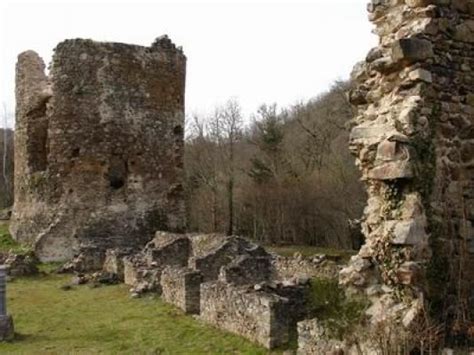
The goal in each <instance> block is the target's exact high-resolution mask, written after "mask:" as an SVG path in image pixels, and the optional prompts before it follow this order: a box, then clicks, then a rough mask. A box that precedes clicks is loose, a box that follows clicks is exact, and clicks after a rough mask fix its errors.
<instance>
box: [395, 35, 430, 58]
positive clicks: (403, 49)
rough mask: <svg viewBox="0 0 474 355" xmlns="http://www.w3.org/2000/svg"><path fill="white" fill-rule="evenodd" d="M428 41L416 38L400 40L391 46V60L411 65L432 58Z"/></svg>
mask: <svg viewBox="0 0 474 355" xmlns="http://www.w3.org/2000/svg"><path fill="white" fill-rule="evenodd" d="M433 55H434V53H433V45H432V44H431V42H430V41H427V40H424V39H418V38H402V39H399V40H397V41H395V42H394V43H393V44H392V60H393V61H394V62H396V63H400V62H404V63H407V64H409V63H412V62H417V61H423V60H426V59H429V58H431V57H433Z"/></svg>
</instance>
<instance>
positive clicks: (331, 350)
mask: <svg viewBox="0 0 474 355" xmlns="http://www.w3.org/2000/svg"><path fill="white" fill-rule="evenodd" d="M345 348H346V346H345V344H344V343H343V342H341V341H337V340H334V339H330V336H328V334H325V329H324V327H322V326H321V325H320V324H319V322H318V320H317V319H309V320H305V321H302V322H299V323H298V352H297V354H298V355H314V354H334V355H338V354H341V355H342V354H345V351H344V349H345Z"/></svg>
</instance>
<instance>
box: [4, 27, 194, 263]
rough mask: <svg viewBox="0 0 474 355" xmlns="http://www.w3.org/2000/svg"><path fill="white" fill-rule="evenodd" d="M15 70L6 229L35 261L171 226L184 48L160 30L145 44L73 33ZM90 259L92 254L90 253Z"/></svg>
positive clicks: (141, 239) (133, 239)
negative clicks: (11, 198)
mask: <svg viewBox="0 0 474 355" xmlns="http://www.w3.org/2000/svg"><path fill="white" fill-rule="evenodd" d="M44 69H45V66H44V63H43V61H42V60H41V58H40V57H39V56H38V55H37V54H36V53H35V52H33V51H27V52H24V53H21V54H20V55H19V57H18V63H17V73H16V98H17V112H16V130H15V205H14V210H13V218H12V225H11V232H12V234H13V236H14V238H15V239H17V240H18V241H21V242H23V243H28V244H31V245H33V246H34V248H35V252H36V254H37V255H38V257H39V258H40V259H41V260H42V261H53V260H67V259H71V258H72V257H73V255H75V254H78V253H80V252H81V251H82V252H83V251H84V250H86V251H90V252H92V253H93V254H94V255H97V257H99V258H100V260H101V261H103V258H105V250H106V249H108V248H114V247H120V248H125V247H131V248H137V247H142V246H143V245H145V243H146V242H147V241H149V240H150V239H151V238H152V237H153V233H154V231H156V230H169V231H182V230H183V229H184V226H185V220H184V219H185V215H184V199H183V186H182V183H183V144H184V141H183V134H184V89H185V72H186V57H185V56H184V54H183V52H182V50H181V49H180V48H176V47H175V45H174V44H173V43H172V42H171V41H170V40H169V39H168V38H167V37H166V36H163V37H160V38H158V39H157V40H156V41H155V42H154V43H153V44H152V45H151V46H150V47H142V46H137V45H128V44H122V43H100V42H94V41H92V40H84V39H73V40H66V41H64V42H61V43H60V44H59V45H58V46H57V47H56V49H55V53H54V56H53V61H52V63H51V66H50V75H49V76H46V74H45V72H44ZM92 257H95V256H92Z"/></svg>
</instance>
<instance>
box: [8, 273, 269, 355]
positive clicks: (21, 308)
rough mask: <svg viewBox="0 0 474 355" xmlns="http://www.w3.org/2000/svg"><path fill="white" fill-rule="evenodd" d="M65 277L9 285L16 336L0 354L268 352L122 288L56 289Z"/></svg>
mask: <svg viewBox="0 0 474 355" xmlns="http://www.w3.org/2000/svg"><path fill="white" fill-rule="evenodd" d="M69 277H70V276H59V275H44V276H40V277H35V278H20V279H16V280H14V281H13V282H11V283H9V285H8V310H9V313H10V314H12V315H13V319H14V323H15V332H16V333H17V335H16V339H15V340H14V341H12V342H9V343H3V344H0V353H1V354H6V353H16V354H96V353H102V354H118V353H121V354H122V353H124V354H268V353H269V352H268V351H266V350H265V349H263V348H261V347H259V346H256V345H254V344H252V343H250V342H248V341H246V340H245V339H243V338H241V337H238V336H235V335H232V334H229V333H226V332H223V331H220V330H217V329H215V328H212V327H209V326H207V325H205V324H203V323H201V322H199V321H198V320H195V319H193V318H192V317H189V316H186V315H184V314H183V313H182V312H180V311H179V310H177V309H175V308H173V307H172V306H169V305H166V304H164V303H163V302H161V301H160V299H159V298H141V299H130V298H129V295H128V289H127V287H126V286H124V285H119V286H104V287H99V288H90V287H88V286H77V287H74V288H73V289H72V290H69V291H65V290H62V289H60V286H61V285H64V284H66V283H67V282H68V281H69ZM276 353H277V352H276ZM276 353H275V354H276Z"/></svg>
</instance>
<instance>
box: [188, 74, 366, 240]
mask: <svg viewBox="0 0 474 355" xmlns="http://www.w3.org/2000/svg"><path fill="white" fill-rule="evenodd" d="M348 85H349V84H348V83H346V82H336V83H334V84H333V86H332V87H331V89H330V90H329V91H328V92H326V93H324V94H321V95H320V96H318V97H315V98H314V99H312V100H310V101H308V102H306V103H301V104H296V105H293V106H291V107H288V108H281V109H280V108H278V107H277V106H276V105H262V106H261V107H260V108H259V110H258V111H257V113H255V114H254V115H253V117H252V119H251V122H250V123H249V124H244V120H243V118H242V114H241V110H240V107H239V104H238V102H237V101H235V100H229V101H228V102H227V103H226V104H224V105H223V106H222V107H218V108H216V110H215V112H214V113H213V114H212V115H209V116H208V117H201V116H194V117H191V118H190V119H189V120H188V127H187V139H186V151H185V166H186V198H187V214H188V224H189V230H193V231H200V232H207V233H209V232H222V233H227V234H237V235H241V236H245V237H249V238H252V239H254V240H256V241H258V242H260V243H264V244H281V245H294V244H304V245H313V246H325V247H336V248H357V242H358V241H354V235H353V233H352V230H354V229H355V230H357V227H356V228H351V223H352V221H353V220H355V219H358V218H360V216H361V215H362V211H363V207H364V205H365V199H366V198H365V191H364V188H363V185H362V183H361V182H360V175H359V172H358V170H357V168H356V166H355V165H354V159H353V157H352V156H351V155H350V152H349V149H348V138H349V129H348V128H349V127H348V126H349V123H350V120H351V118H352V117H353V112H352V107H351V105H350V104H349V102H348V100H347V97H346V92H347V89H348ZM356 234H357V233H356ZM354 242H355V243H354Z"/></svg>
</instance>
